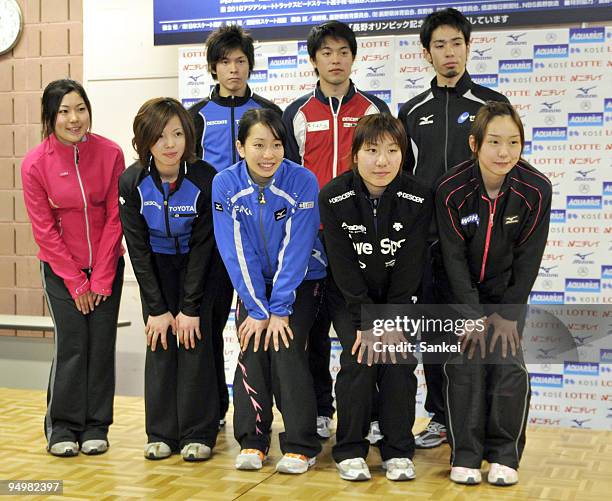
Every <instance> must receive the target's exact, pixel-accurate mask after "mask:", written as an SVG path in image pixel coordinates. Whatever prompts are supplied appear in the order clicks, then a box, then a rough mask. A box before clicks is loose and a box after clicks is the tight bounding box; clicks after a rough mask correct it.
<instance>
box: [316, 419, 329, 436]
mask: <svg viewBox="0 0 612 501" xmlns="http://www.w3.org/2000/svg"><path fill="white" fill-rule="evenodd" d="M331 424H332V420H331V418H329V417H327V416H317V437H319V438H320V439H321V440H325V439H327V438H329V437H331Z"/></svg>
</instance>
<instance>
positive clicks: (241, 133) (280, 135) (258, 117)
mask: <svg viewBox="0 0 612 501" xmlns="http://www.w3.org/2000/svg"><path fill="white" fill-rule="evenodd" d="M257 124H263V125H265V126H266V127H268V128H269V129H270V130H271V131H272V135H273V136H274V139H278V140H279V141H280V142H282V143H283V148H284V147H285V145H286V144H287V129H286V128H285V124H284V123H283V121H282V120H281V117H280V116H279V115H278V113H277V112H275V111H274V110H271V109H269V108H252V109H250V110H248V111H247V112H245V113H244V115H242V118H241V119H240V122H238V141H240V143H241V144H242V145H244V143H245V142H246V140H247V137H249V131H250V130H251V127H253V126H254V125H257Z"/></svg>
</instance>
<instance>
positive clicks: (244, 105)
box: [189, 84, 282, 172]
mask: <svg viewBox="0 0 612 501" xmlns="http://www.w3.org/2000/svg"><path fill="white" fill-rule="evenodd" d="M252 108H269V109H272V110H274V111H276V112H277V113H278V116H279V117H280V116H281V115H282V111H281V109H280V108H279V107H278V106H276V105H275V104H274V103H273V102H271V101H268V100H267V99H264V98H263V97H261V96H259V95H257V94H254V93H253V92H252V91H251V89H250V88H249V87H247V91H246V94H245V95H244V96H243V97H237V96H229V97H221V96H220V95H219V84H217V85H216V86H215V88H214V89H213V91H212V92H211V94H210V96H209V97H208V98H206V99H203V100H202V101H199V102H197V103H196V104H194V105H193V106H192V107H191V108H189V113H190V114H191V117H192V118H193V121H194V123H195V128H196V138H198V139H199V141H200V142H199V143H198V144H196V152H195V153H196V155H197V156H198V157H199V158H201V159H202V160H206V161H207V162H208V163H209V164H211V165H212V166H213V167H214V168H215V169H216V170H217V171H218V172H220V171H222V170H223V169H225V168H227V167H229V166H230V165H233V164H235V163H236V162H237V161H238V160H240V156H239V155H238V151H237V150H236V146H235V143H236V139H237V137H238V122H239V121H240V119H241V118H242V115H244V113H245V112H246V111H248V110H250V109H252Z"/></svg>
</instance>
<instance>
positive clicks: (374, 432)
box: [366, 421, 383, 445]
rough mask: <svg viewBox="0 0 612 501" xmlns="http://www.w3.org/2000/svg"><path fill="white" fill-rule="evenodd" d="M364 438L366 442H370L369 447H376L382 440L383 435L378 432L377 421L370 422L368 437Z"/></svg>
mask: <svg viewBox="0 0 612 501" xmlns="http://www.w3.org/2000/svg"><path fill="white" fill-rule="evenodd" d="M366 438H367V440H368V442H370V445H376V444H377V443H378V442H380V441H381V440H382V439H383V435H382V433H381V432H380V426H379V424H378V421H372V422H371V423H370V433H368V436H367V437H366Z"/></svg>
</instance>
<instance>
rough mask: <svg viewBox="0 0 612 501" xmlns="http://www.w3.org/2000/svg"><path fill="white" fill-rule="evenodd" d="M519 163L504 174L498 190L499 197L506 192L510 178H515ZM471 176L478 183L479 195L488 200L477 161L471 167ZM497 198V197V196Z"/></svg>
mask: <svg viewBox="0 0 612 501" xmlns="http://www.w3.org/2000/svg"><path fill="white" fill-rule="evenodd" d="M519 163H520V160H519V162H517V164H516V165H515V166H514V167H512V169H510V171H508V174H506V177H505V178H504V182H503V183H502V185H501V187H500V188H499V194H500V195H501V194H502V193H506V192H507V191H508V189H509V188H508V185H509V184H510V178H511V177H512V176H515V177H516V171H517V167H516V166H517V165H518V164H519ZM472 176H473V177H474V178H476V180H477V181H478V185H479V187H480V189H479V192H480V194H481V195H484V196H485V197H487V198H489V195H488V193H487V189H486V188H485V184H484V181H483V179H482V174H481V172H480V165H479V164H478V160H475V161H474V165H473V166H472ZM498 196H499V195H498Z"/></svg>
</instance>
